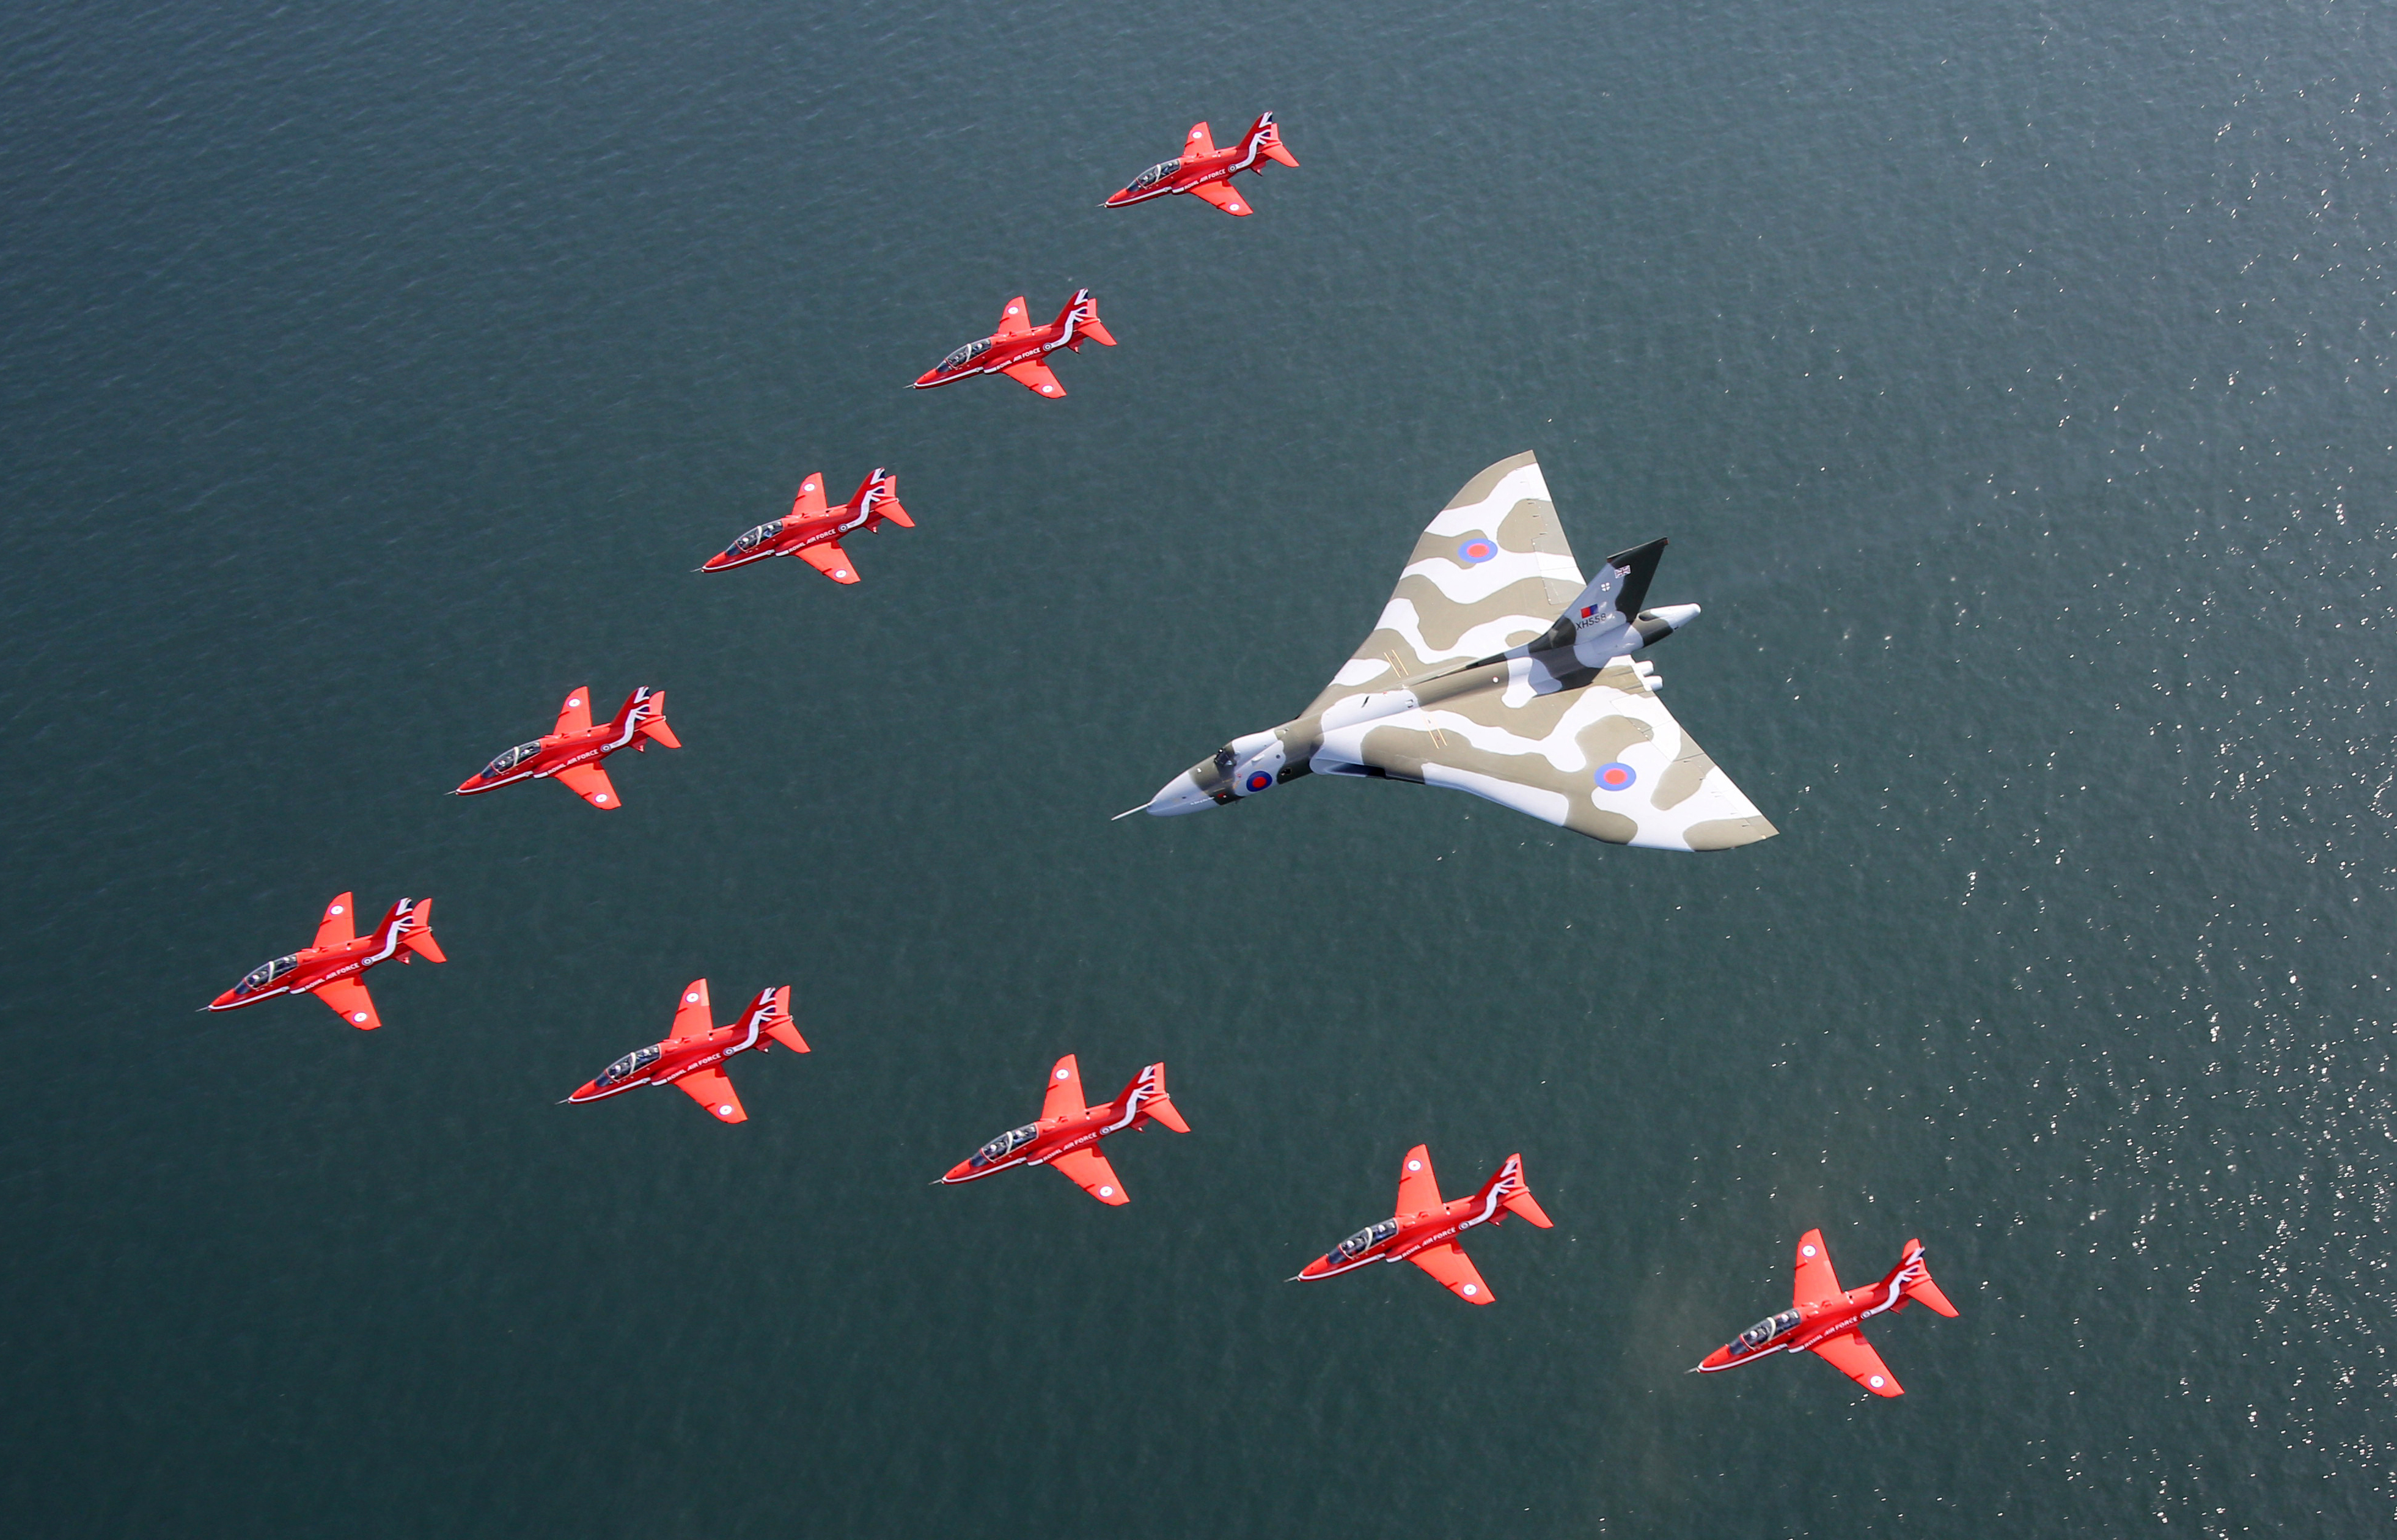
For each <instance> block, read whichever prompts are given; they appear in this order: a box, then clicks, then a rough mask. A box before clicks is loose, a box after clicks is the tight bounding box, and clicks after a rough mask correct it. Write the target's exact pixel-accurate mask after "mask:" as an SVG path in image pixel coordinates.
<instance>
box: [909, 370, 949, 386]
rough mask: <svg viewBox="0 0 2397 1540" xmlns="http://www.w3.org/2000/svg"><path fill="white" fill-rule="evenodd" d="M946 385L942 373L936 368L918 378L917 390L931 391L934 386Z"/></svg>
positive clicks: (926, 371)
mask: <svg viewBox="0 0 2397 1540" xmlns="http://www.w3.org/2000/svg"><path fill="white" fill-rule="evenodd" d="M944 383H946V381H945V380H944V378H943V376H942V374H941V371H940V370H939V369H936V368H930V369H926V370H925V371H924V372H923V373H921V374H919V375H917V376H916V388H917V390H929V389H931V387H932V386H934V385H938V384H944Z"/></svg>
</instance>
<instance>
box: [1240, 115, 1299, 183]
mask: <svg viewBox="0 0 2397 1540" xmlns="http://www.w3.org/2000/svg"><path fill="white" fill-rule="evenodd" d="M1249 142H1250V143H1251V144H1252V145H1254V146H1255V147H1256V149H1257V153H1258V154H1262V155H1264V156H1265V158H1266V159H1267V160H1278V161H1279V162H1281V163H1282V164H1283V165H1284V166H1287V167H1290V168H1291V169H1292V170H1293V171H1295V170H1297V169H1298V157H1297V156H1296V155H1293V154H1291V153H1290V152H1289V151H1288V150H1286V149H1284V148H1283V147H1282V142H1281V128H1280V127H1279V125H1277V124H1276V123H1275V122H1274V115H1273V114H1271V113H1264V114H1259V115H1258V117H1257V120H1256V122H1254V123H1252V124H1251V125H1250V126H1249Z"/></svg>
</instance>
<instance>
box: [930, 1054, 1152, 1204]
mask: <svg viewBox="0 0 2397 1540" xmlns="http://www.w3.org/2000/svg"><path fill="white" fill-rule="evenodd" d="M1151 1118H1155V1119H1156V1120H1157V1121H1158V1122H1160V1123H1163V1124H1164V1125H1165V1126H1166V1127H1167V1128H1170V1129H1172V1131H1173V1132H1176V1133H1187V1132H1190V1125H1189V1124H1187V1123H1185V1122H1184V1121H1183V1120H1182V1114H1181V1113H1180V1112H1178V1111H1176V1110H1175V1109H1174V1105H1173V1104H1172V1102H1171V1101H1169V1100H1167V1099H1166V1095H1165V1066H1164V1065H1149V1066H1148V1067H1147V1068H1146V1069H1144V1070H1142V1071H1141V1072H1140V1073H1139V1074H1138V1075H1136V1076H1134V1077H1132V1084H1130V1085H1128V1086H1126V1087H1124V1088H1123V1092H1122V1094H1121V1095H1118V1097H1117V1098H1116V1099H1115V1100H1114V1101H1112V1102H1109V1103H1107V1104H1106V1105H1104V1106H1095V1107H1086V1106H1084V1105H1082V1071H1081V1069H1080V1067H1079V1066H1078V1065H1076V1064H1075V1063H1074V1056H1073V1055H1072V1054H1071V1053H1068V1054H1066V1055H1065V1057H1064V1058H1062V1059H1060V1060H1058V1061H1057V1067H1056V1068H1054V1069H1052V1070H1051V1071H1050V1072H1049V1094H1048V1095H1047V1096H1046V1097H1045V1098H1043V1099H1042V1101H1041V1103H1040V1120H1039V1121H1038V1122H1037V1123H1026V1124H1024V1126H1023V1127H1022V1128H1020V1129H1016V1130H1014V1131H1012V1132H1007V1133H1002V1134H1000V1135H999V1136H998V1138H996V1139H994V1140H992V1141H991V1142H990V1143H989V1144H987V1145H984V1146H983V1147H982V1148H980V1149H978V1150H976V1151H974V1152H973V1154H972V1155H971V1157H969V1158H966V1159H963V1160H960V1161H958V1162H957V1164H956V1165H954V1166H951V1167H950V1168H949V1173H948V1174H947V1175H946V1176H944V1177H942V1178H941V1182H942V1183H943V1184H949V1183H957V1182H975V1181H979V1180H981V1179H982V1178H983V1177H985V1176H988V1175H990V1174H991V1173H992V1172H1003V1171H1005V1170H1007V1169H1008V1168H1009V1167H1010V1166H1048V1167H1051V1168H1052V1169H1054V1170H1056V1171H1059V1172H1064V1173H1065V1177H1066V1179H1067V1180H1068V1181H1070V1182H1072V1183H1073V1184H1074V1185H1076V1186H1078V1187H1079V1188H1081V1189H1082V1190H1083V1191H1084V1192H1086V1193H1089V1194H1090V1195H1091V1197H1092V1198H1095V1199H1098V1200H1099V1201H1100V1202H1102V1203H1107V1204H1122V1203H1129V1202H1131V1201H1132V1199H1131V1198H1130V1197H1129V1196H1127V1195H1126V1194H1125V1192H1124V1189H1123V1181H1122V1179H1121V1178H1120V1177H1118V1176H1117V1175H1116V1169H1115V1168H1114V1167H1113V1166H1110V1165H1108V1164H1107V1158H1106V1157H1105V1156H1104V1155H1101V1154H1100V1153H1099V1141H1100V1140H1102V1139H1104V1138H1105V1137H1106V1136H1107V1135H1108V1134H1110V1133H1113V1132H1116V1131H1117V1130H1118V1129H1127V1128H1131V1129H1136V1128H1143V1127H1145V1126H1146V1125H1147V1123H1148V1121H1149V1119H1151Z"/></svg>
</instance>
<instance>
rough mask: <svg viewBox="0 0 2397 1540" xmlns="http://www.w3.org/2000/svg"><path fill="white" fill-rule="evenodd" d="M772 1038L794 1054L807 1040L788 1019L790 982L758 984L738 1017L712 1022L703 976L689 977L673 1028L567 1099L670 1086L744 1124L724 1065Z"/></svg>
mask: <svg viewBox="0 0 2397 1540" xmlns="http://www.w3.org/2000/svg"><path fill="white" fill-rule="evenodd" d="M765 1038H772V1039H773V1040H774V1041H775V1042H778V1043H780V1044H782V1045H783V1047H784V1048H787V1049H789V1050H790V1051H792V1052H794V1053H805V1052H806V1051H808V1043H807V1039H806V1038H802V1037H800V1036H799V1029H798V1028H797V1027H796V1026H794V1025H792V1024H791V986H790V985H789V984H783V985H781V986H779V987H777V988H773V989H761V990H759V991H758V992H757V998H756V999H754V1000H751V1001H750V1002H749V1004H748V1007H747V1009H745V1010H743V1011H742V1012H741V1015H740V1018H739V1019H738V1020H736V1021H734V1022H733V1023H732V1024H731V1025H730V1026H717V1025H716V1019H715V1017H714V1015H713V1014H712V1013H711V1012H710V1011H709V1010H708V1005H707V981H706V980H705V979H693V980H691V981H690V984H686V985H684V986H683V992H682V1002H681V1003H680V1004H679V1005H677V1006H676V1008H675V1018H674V1029H673V1030H672V1031H670V1032H668V1033H667V1034H666V1038H665V1041H663V1042H661V1043H651V1044H650V1045H649V1047H647V1048H639V1049H635V1050H634V1051H632V1052H630V1053H627V1054H625V1055H624V1056H623V1058H621V1059H619V1060H617V1061H616V1062H615V1063H614V1064H612V1065H609V1066H608V1067H607V1068H605V1069H603V1070H601V1071H600V1072H599V1075H598V1078H596V1079H594V1080H591V1081H589V1082H587V1083H585V1084H584V1085H583V1089H582V1090H580V1091H576V1092H575V1093H574V1094H573V1095H571V1096H569V1097H568V1098H567V1101H569V1102H597V1101H604V1100H605V1099H607V1098H608V1097H610V1096H621V1095H623V1093H624V1092H625V1091H631V1090H633V1089H635V1088H636V1087H638V1086H664V1085H670V1086H672V1087H674V1088H675V1089H676V1091H681V1092H682V1093H683V1094H684V1095H686V1096H689V1097H690V1099H691V1100H692V1101H694V1102H697V1103H698V1104H699V1105H701V1106H703V1107H705V1108H706V1109H707V1110H708V1112H709V1113H710V1114H712V1115H713V1116H714V1117H715V1118H716V1119H717V1120H718V1121H720V1122H726V1123H745V1122H747V1121H748V1120H749V1114H747V1113H746V1112H744V1111H743V1110H742V1108H741V1098H740V1097H738V1096H736V1095H734V1094H733V1093H732V1082H731V1081H730V1080H729V1079H727V1078H725V1075H724V1070H723V1067H722V1066H723V1064H724V1062H725V1061H726V1060H727V1059H730V1058H731V1057H732V1056H733V1055H734V1054H735V1053H746V1052H747V1051H749V1050H751V1049H753V1048H754V1049H756V1050H757V1051H758V1052H760V1053H763V1052H765V1051H766V1044H765V1042H764V1041H763V1040H762V1039H765Z"/></svg>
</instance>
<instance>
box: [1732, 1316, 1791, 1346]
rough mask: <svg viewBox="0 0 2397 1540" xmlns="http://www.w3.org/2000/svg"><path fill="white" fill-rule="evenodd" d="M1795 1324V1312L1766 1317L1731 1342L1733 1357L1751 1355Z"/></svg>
mask: <svg viewBox="0 0 2397 1540" xmlns="http://www.w3.org/2000/svg"><path fill="white" fill-rule="evenodd" d="M1797 1324H1798V1312H1797V1311H1795V1310H1784V1311H1782V1312H1781V1313H1780V1314H1779V1315H1777V1316H1767V1317H1765V1318H1764V1319H1762V1320H1760V1321H1758V1322H1757V1323H1756V1324H1755V1325H1753V1326H1751V1327H1749V1328H1748V1330H1747V1331H1745V1332H1741V1333H1740V1334H1739V1335H1738V1336H1737V1337H1736V1338H1734V1340H1733V1342H1732V1352H1733V1354H1734V1355H1737V1354H1741V1353H1753V1352H1755V1351H1756V1350H1757V1349H1758V1348H1760V1347H1761V1346H1764V1345H1765V1344H1766V1343H1768V1342H1771V1341H1772V1340H1773V1339H1774V1338H1775V1337H1777V1336H1780V1335H1781V1334H1782V1333H1784V1332H1788V1331H1790V1330H1791V1329H1793V1328H1795V1327H1796V1326H1797Z"/></svg>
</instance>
